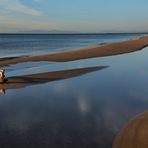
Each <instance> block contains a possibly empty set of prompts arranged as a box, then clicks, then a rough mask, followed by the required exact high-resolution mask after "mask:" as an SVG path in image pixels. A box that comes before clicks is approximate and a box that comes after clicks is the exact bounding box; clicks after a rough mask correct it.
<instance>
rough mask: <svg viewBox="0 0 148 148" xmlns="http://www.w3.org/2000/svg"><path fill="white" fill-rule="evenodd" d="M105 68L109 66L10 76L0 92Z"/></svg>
mask: <svg viewBox="0 0 148 148" xmlns="http://www.w3.org/2000/svg"><path fill="white" fill-rule="evenodd" d="M104 68H107V66H98V67H87V68H79V69H71V70H63V71H55V72H47V73H40V74H32V75H25V76H19V77H18V76H17V77H9V78H8V81H7V83H4V84H0V92H1V93H3V91H5V90H7V89H15V88H21V87H25V86H30V85H36V84H41V83H46V82H50V81H55V80H61V79H67V78H71V77H76V76H80V75H84V74H86V73H90V72H93V71H97V70H101V69H104Z"/></svg>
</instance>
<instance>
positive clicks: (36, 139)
mask: <svg viewBox="0 0 148 148" xmlns="http://www.w3.org/2000/svg"><path fill="white" fill-rule="evenodd" d="M147 55H148V48H145V49H144V50H142V51H138V52H135V53H130V54H123V55H119V56H112V57H104V58H93V59H89V60H80V61H76V62H68V63H52V62H51V63H48V62H42V63H41V65H37V64H35V65H34V67H33V69H31V68H30V67H29V65H30V64H29V63H28V65H25V66H24V67H25V68H24V70H23V69H21V68H20V67H21V65H19V64H18V65H15V66H11V67H10V68H11V69H12V71H11V70H10V69H9V68H8V69H9V70H8V75H9V76H13V75H17V74H19V73H20V72H22V73H24V72H26V73H33V72H41V71H54V70H62V69H76V68H80V67H91V66H108V68H105V69H102V70H99V71H96V72H92V73H88V74H86V75H83V76H79V77H73V78H70V79H64V80H59V81H53V82H48V83H46V84H41V85H35V86H30V87H26V88H21V89H16V90H6V93H5V94H4V95H0V147H2V148H12V147H15V148H49V147H52V148H83V147H84V148H92V147H93V148H98V147H99V148H111V146H112V142H113V140H114V137H115V135H116V134H117V132H118V131H119V130H120V128H121V127H122V126H123V125H124V124H125V123H126V122H127V121H128V120H129V119H131V118H132V117H133V116H135V115H137V114H138V113H141V112H143V111H144V110H146V109H148V91H147V90H148V65H147V63H148V58H147ZM31 64H34V63H31ZM28 67H29V68H28ZM16 68H17V70H15V71H14V69H16Z"/></svg>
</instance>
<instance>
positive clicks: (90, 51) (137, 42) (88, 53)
mask: <svg viewBox="0 0 148 148" xmlns="http://www.w3.org/2000/svg"><path fill="white" fill-rule="evenodd" d="M146 46H148V36H145V37H140V38H134V39H130V40H127V41H124V42H117V43H112V44H105V45H97V46H93V47H88V48H83V49H79V50H72V51H66V52H61V53H54V54H48V55H40V56H32V57H24V58H17V59H8V60H2V61H0V66H1V67H3V66H8V65H10V64H17V63H22V62H35V61H55V62H67V61H74V60H81V59H87V58H94V57H104V56H112V55H118V54H124V53H130V52H134V51H138V50H141V49H143V48H144V47H146Z"/></svg>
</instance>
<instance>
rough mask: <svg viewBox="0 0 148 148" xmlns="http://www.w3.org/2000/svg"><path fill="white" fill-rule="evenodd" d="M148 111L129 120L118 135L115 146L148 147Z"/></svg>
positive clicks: (122, 147)
mask: <svg viewBox="0 0 148 148" xmlns="http://www.w3.org/2000/svg"><path fill="white" fill-rule="evenodd" d="M147 138H148V111H145V112H144V113H142V114H140V115H138V116H136V117H135V118H134V119H132V120H131V121H129V122H128V123H127V124H126V125H125V127H124V128H123V129H122V130H121V131H120V133H119V134H118V135H117V137H116V139H115V141H114V144H113V148H148V139H147Z"/></svg>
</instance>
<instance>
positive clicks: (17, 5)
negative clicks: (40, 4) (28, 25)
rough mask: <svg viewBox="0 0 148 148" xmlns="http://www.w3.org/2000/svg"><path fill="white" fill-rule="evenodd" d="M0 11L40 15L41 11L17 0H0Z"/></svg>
mask: <svg viewBox="0 0 148 148" xmlns="http://www.w3.org/2000/svg"><path fill="white" fill-rule="evenodd" d="M0 8H1V11H2V10H3V11H6V10H7V11H9V12H18V13H23V14H28V15H32V16H41V15H42V12H41V11H39V10H36V9H34V8H31V7H29V6H27V5H24V4H22V3H21V2H20V1H19V0H13V1H12V0H0Z"/></svg>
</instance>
